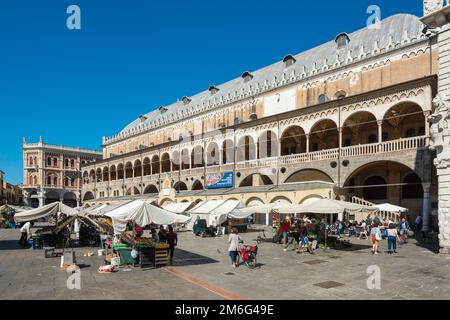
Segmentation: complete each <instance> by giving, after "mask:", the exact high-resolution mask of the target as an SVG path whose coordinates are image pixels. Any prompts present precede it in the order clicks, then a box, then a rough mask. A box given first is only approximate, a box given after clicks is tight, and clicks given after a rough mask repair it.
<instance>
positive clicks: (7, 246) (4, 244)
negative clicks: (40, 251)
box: [0, 239, 30, 250]
mask: <svg viewBox="0 0 450 320" xmlns="http://www.w3.org/2000/svg"><path fill="white" fill-rule="evenodd" d="M28 249H30V247H22V246H19V239H17V240H0V250H28Z"/></svg>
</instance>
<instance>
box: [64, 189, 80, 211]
mask: <svg viewBox="0 0 450 320" xmlns="http://www.w3.org/2000/svg"><path fill="white" fill-rule="evenodd" d="M63 203H64V204H65V205H67V206H69V207H71V208H76V207H77V206H78V203H77V196H76V195H75V193H73V192H66V193H64V197H63Z"/></svg>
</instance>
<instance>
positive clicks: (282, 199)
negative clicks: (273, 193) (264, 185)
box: [270, 196, 292, 204]
mask: <svg viewBox="0 0 450 320" xmlns="http://www.w3.org/2000/svg"><path fill="white" fill-rule="evenodd" d="M277 201H280V202H285V203H289V204H292V201H291V200H289V198H287V197H285V196H277V197H275V198H273V199H272V200H270V203H275V202H277Z"/></svg>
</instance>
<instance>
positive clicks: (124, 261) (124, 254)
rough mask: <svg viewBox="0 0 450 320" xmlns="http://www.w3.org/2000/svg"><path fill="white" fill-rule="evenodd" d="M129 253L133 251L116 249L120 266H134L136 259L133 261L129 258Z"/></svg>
mask: <svg viewBox="0 0 450 320" xmlns="http://www.w3.org/2000/svg"><path fill="white" fill-rule="evenodd" d="M131 251H133V249H131V248H118V249H117V252H118V253H119V257H120V264H121V265H130V264H132V265H133V266H134V264H135V263H137V259H134V258H133V257H132V256H131Z"/></svg>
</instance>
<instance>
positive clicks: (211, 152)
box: [206, 142, 220, 167]
mask: <svg viewBox="0 0 450 320" xmlns="http://www.w3.org/2000/svg"><path fill="white" fill-rule="evenodd" d="M219 164H220V151H219V145H218V144H217V143H216V142H211V143H209V144H208V146H207V147H206V165H207V166H209V167H210V166H217V165H219Z"/></svg>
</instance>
